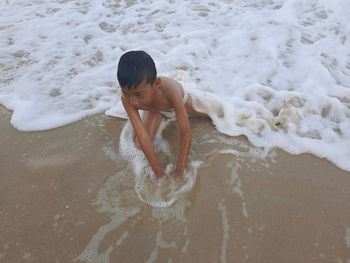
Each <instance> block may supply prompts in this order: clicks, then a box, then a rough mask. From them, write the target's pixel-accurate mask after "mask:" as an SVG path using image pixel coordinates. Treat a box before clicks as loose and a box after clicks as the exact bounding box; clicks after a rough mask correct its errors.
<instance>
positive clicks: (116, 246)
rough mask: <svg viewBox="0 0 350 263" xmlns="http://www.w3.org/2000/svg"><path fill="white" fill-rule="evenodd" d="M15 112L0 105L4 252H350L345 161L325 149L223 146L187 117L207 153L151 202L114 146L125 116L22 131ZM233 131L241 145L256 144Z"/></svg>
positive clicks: (186, 255)
mask: <svg viewBox="0 0 350 263" xmlns="http://www.w3.org/2000/svg"><path fill="white" fill-rule="evenodd" d="M10 115H11V112H9V111H8V110H6V109H4V108H2V107H0V118H1V122H0V129H1V131H2V132H1V135H0V138H1V139H0V145H1V149H2V151H1V154H0V160H1V163H2V164H1V170H0V172H1V176H0V179H1V183H0V187H1V189H0V200H1V211H0V216H1V217H2V221H1V223H0V224H1V225H0V229H1V232H2V234H1V235H0V241H1V242H0V244H1V246H0V248H1V250H0V260H1V261H2V262H39V263H40V262H48V261H49V262H74V260H76V262H84V261H85V262H95V261H96V260H102V262H116V260H121V262H146V261H147V260H149V262H164V261H168V260H172V261H173V262H218V261H220V260H221V262H231V261H232V260H233V259H235V262H311V261H316V262H347V261H348V260H350V256H349V249H350V245H349V244H350V211H348V209H347V207H348V200H350V192H349V190H348V189H350V173H349V172H346V171H343V170H341V169H340V168H338V167H336V166H334V165H333V164H332V163H330V162H329V161H327V160H324V159H320V158H317V157H315V156H313V155H311V154H301V155H296V156H295V155H290V154H288V153H286V152H284V151H282V150H278V149H272V150H271V151H270V153H269V154H268V155H267V156H266V157H264V158H256V157H253V155H251V154H242V155H240V156H239V155H234V154H231V153H220V152H217V151H216V150H217V149H219V148H221V149H228V148H227V145H224V146H223V145H220V144H218V143H216V144H210V143H203V141H204V139H203V138H206V136H207V137H208V136H209V135H210V136H211V135H214V136H215V137H216V138H222V139H226V138H227V136H224V135H220V134H218V132H216V130H215V129H214V127H212V125H211V124H210V123H208V122H207V121H205V120H191V126H192V128H193V136H194V143H193V153H192V154H193V156H194V157H193V158H194V159H201V158H202V161H203V164H202V165H201V167H200V168H199V169H198V174H197V177H196V181H195V182H194V185H193V187H192V189H191V190H190V191H188V192H186V193H184V194H183V195H181V196H180V198H179V199H178V200H177V201H176V202H175V204H174V205H172V206H171V207H168V208H156V207H151V206H149V205H148V204H145V203H142V202H141V201H140V200H139V199H138V197H137V195H136V194H135V180H134V178H133V177H132V176H130V174H128V169H127V167H128V162H127V161H125V160H123V159H122V158H119V157H118V152H117V150H116V149H118V144H119V136H120V133H121V130H122V127H123V126H124V125H125V121H124V120H119V119H115V118H110V117H106V116H104V115H103V114H98V115H95V116H92V117H88V118H85V119H83V120H81V121H79V122H77V123H73V124H70V125H67V126H64V127H61V128H56V129H53V130H49V131H43V132H20V131H18V130H16V129H15V128H14V127H12V126H11V124H10V123H9V120H10ZM171 128H173V127H171ZM171 128H169V129H166V130H165V131H164V133H163V135H164V137H165V138H166V139H173V138H174V134H173V132H172V130H171ZM210 136H209V137H210ZM175 138H176V136H175ZM170 141H171V140H170ZM234 142H235V143H236V144H233V145H231V146H230V147H231V148H233V149H235V150H236V151H237V152H240V153H250V152H254V151H256V150H257V149H254V147H251V146H249V143H247V140H246V139H242V138H235V141H234ZM213 145H214V146H213ZM170 146H171V147H172V148H175V149H176V142H171V145H170ZM213 147H214V148H213ZM225 147H226V148H225ZM231 148H230V149H231ZM211 151H213V152H215V153H214V154H211V155H209V154H207V153H208V152H211ZM111 154H112V155H113V154H114V155H115V156H114V157H115V158H114V157H113V156H111ZM122 175H125V176H124V177H123V176H122ZM79 255H80V257H79ZM118 262H119V261H118Z"/></svg>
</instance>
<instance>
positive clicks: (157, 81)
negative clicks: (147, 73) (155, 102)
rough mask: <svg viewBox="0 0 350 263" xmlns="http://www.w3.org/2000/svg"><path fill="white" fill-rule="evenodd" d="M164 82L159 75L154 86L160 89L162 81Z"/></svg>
mask: <svg viewBox="0 0 350 263" xmlns="http://www.w3.org/2000/svg"><path fill="white" fill-rule="evenodd" d="M161 82H162V80H161V79H160V78H158V77H156V80H155V81H154V87H155V88H156V89H158V88H159V87H160V83H161Z"/></svg>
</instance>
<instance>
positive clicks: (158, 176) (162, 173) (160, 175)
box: [154, 170, 164, 178]
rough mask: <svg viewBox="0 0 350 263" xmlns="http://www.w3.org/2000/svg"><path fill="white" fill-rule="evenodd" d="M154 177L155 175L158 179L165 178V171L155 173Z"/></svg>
mask: <svg viewBox="0 0 350 263" xmlns="http://www.w3.org/2000/svg"><path fill="white" fill-rule="evenodd" d="M154 175H155V176H156V177H157V178H161V177H163V176H164V171H163V170H159V171H154Z"/></svg>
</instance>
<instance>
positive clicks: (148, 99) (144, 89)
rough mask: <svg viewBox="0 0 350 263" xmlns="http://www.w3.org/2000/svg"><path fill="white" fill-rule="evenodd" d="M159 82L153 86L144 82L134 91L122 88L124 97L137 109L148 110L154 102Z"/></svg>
mask: <svg viewBox="0 0 350 263" xmlns="http://www.w3.org/2000/svg"><path fill="white" fill-rule="evenodd" d="M156 84H157V80H156V81H154V83H153V84H150V83H146V82H145V81H144V82H142V83H141V84H140V85H139V86H137V87H136V88H133V89H127V88H121V89H122V92H123V95H124V96H125V98H126V99H127V100H128V101H129V103H130V104H131V105H132V106H134V107H135V108H136V109H139V110H142V109H147V107H148V106H150V105H151V103H152V102H153V98H154V95H155V92H156Z"/></svg>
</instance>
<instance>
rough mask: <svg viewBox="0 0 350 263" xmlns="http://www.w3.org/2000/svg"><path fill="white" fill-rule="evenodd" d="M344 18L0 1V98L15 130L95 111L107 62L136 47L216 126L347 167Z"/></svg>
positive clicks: (262, 9)
mask: <svg viewBox="0 0 350 263" xmlns="http://www.w3.org/2000/svg"><path fill="white" fill-rule="evenodd" d="M349 13H350V5H349V3H348V1H346V0H334V1H326V0H312V1H302V0H267V1H252V0H249V1H234V0H232V1H227V0H226V1H224V0H216V1H205V0H204V1H201V2H198V1H181V2H176V1H168V0H159V1H146V0H145V1H116V0H114V1H111V0H101V1H97V0H94V1H84V0H72V1H59V0H55V1H54V0H51V1H50V0H46V1H43V0H42V1H40V0H37V1H30V2H28V1H20V0H14V1H2V2H1V3H0V48H1V53H0V74H1V78H0V85H1V86H0V103H1V104H2V105H4V106H5V107H7V108H8V109H11V110H13V115H12V119H11V123H12V124H13V125H14V126H15V127H16V128H17V129H19V130H22V131H34V130H45V129H51V128H55V127H59V126H62V125H65V124H68V123H71V122H75V121H77V120H80V119H82V118H84V117H85V116H89V115H93V114H96V113H99V112H104V111H106V110H109V109H111V108H113V107H114V106H115V105H117V104H118V101H119V97H120V91H119V89H118V87H117V83H116V66H117V61H118V58H119V57H120V55H121V54H123V53H124V52H125V51H127V50H133V49H143V50H145V51H147V52H148V53H150V54H151V55H152V56H153V58H154V59H155V61H156V64H157V68H158V71H159V73H160V75H166V76H170V77H173V78H176V79H178V80H179V81H180V82H181V83H182V84H183V86H184V87H185V88H186V89H188V90H189V91H190V92H192V94H194V96H195V95H197V98H200V97H202V98H204V101H205V102H206V105H207V110H208V114H209V115H210V116H211V117H212V119H213V123H214V124H215V126H216V127H217V129H218V130H219V131H220V132H222V133H225V134H228V135H232V136H237V135H240V134H244V135H246V136H247V137H248V138H249V140H250V142H251V143H253V144H254V145H256V146H258V147H267V146H268V147H273V146H276V147H280V148H283V149H284V150H286V151H288V152H290V153H294V154H298V153H303V152H310V153H313V154H315V155H317V156H319V157H323V158H327V159H329V160H330V161H332V162H333V163H335V164H336V165H338V166H339V167H341V168H342V169H345V170H348V171H350V162H349V161H348V160H349V158H350V132H349V130H350V109H349V108H350V42H349V36H350V27H349V24H350V16H349V15H348V14H349ZM197 106H198V107H200V105H199V104H197ZM202 106H203V105H202ZM204 106H205V105H204Z"/></svg>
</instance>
